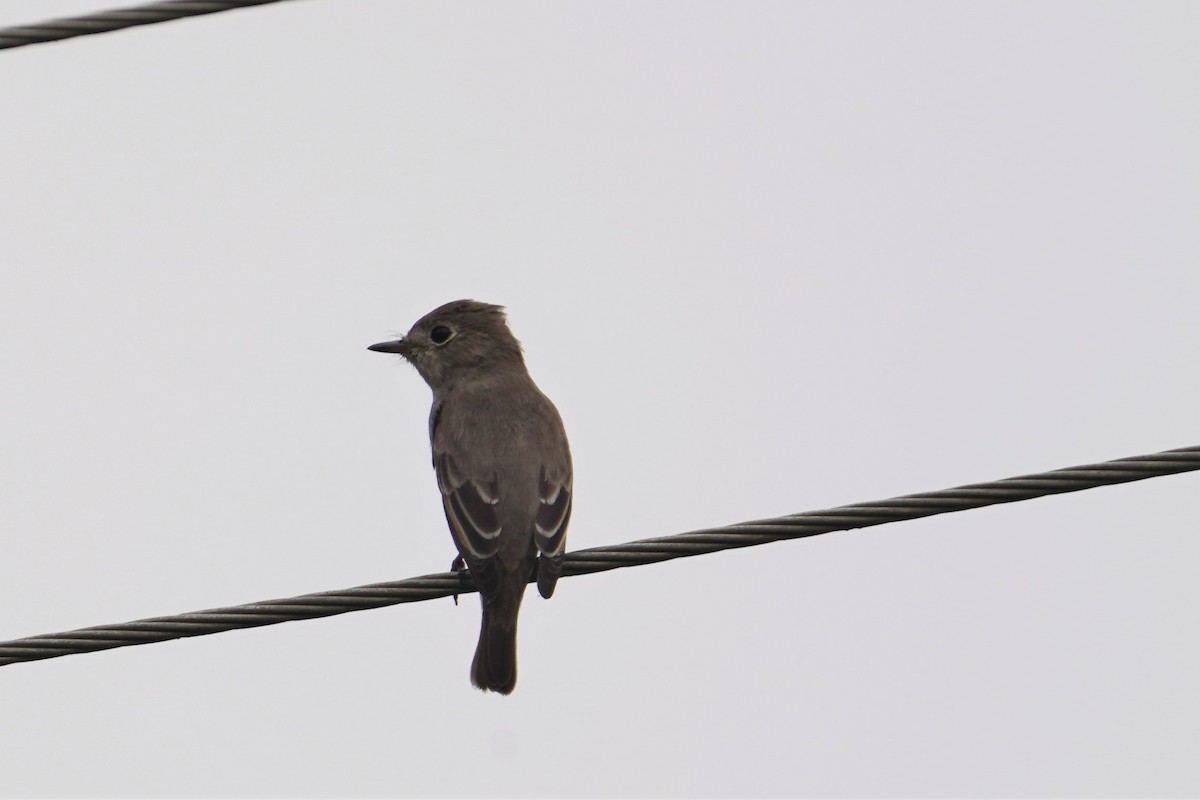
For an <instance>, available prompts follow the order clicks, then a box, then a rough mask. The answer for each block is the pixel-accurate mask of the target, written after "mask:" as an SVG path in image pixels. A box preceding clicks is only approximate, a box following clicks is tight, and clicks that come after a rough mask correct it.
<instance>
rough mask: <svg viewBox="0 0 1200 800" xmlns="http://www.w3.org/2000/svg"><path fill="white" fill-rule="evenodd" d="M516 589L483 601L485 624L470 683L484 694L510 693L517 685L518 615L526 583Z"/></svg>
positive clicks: (477, 647) (506, 590) (481, 631)
mask: <svg viewBox="0 0 1200 800" xmlns="http://www.w3.org/2000/svg"><path fill="white" fill-rule="evenodd" d="M513 588H514V589H515V590H516V591H511V590H510V588H509V587H507V586H505V587H502V588H501V589H500V591H499V592H497V593H496V596H495V597H494V598H492V599H490V600H488V599H486V598H484V600H483V623H482V625H481V626H480V630H479V644H478V646H476V648H475V659H474V660H473V661H472V662H471V683H473V684H475V687H476V688H478V689H482V690H483V691H485V692H499V693H500V694H511V693H512V690H513V689H514V688H516V685H517V613H518V612H519V611H520V610H521V598H522V596H523V595H524V594H525V584H524V583H522V584H520V585H519V586H517V587H513ZM481 597H482V595H481Z"/></svg>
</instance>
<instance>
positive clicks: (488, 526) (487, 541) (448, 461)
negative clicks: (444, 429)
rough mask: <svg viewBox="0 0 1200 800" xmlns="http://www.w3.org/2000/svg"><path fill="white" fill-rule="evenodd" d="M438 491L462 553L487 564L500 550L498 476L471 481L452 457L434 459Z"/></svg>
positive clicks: (441, 455) (439, 456)
mask: <svg viewBox="0 0 1200 800" xmlns="http://www.w3.org/2000/svg"><path fill="white" fill-rule="evenodd" d="M434 462H435V463H434V467H435V469H436V472H437V482H438V487H439V488H440V489H441V490H442V505H443V506H444V507H445V509H446V520H447V521H448V522H449V523H450V532H451V533H452V534H454V541H455V543H456V544H457V545H458V550H459V552H460V553H462V555H463V556H464V557H465V558H467V559H468V561H475V562H479V561H483V560H484V559H486V558H490V557H491V556H493V555H495V554H496V551H497V550H498V549H499V548H500V527H501V526H500V518H499V516H498V515H497V514H496V504H497V503H498V502H500V486H499V484H498V482H497V481H496V478H495V476H494V475H493V476H492V479H491V480H489V481H481V480H478V479H472V478H468V477H467V476H466V475H465V474H464V473H463V472H462V471H461V470H460V469H459V467H458V465H457V464H455V462H454V459H453V458H452V457H451V456H450V454H449V453H438V454H437V455H436V456H435V458H434Z"/></svg>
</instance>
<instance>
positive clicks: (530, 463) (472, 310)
mask: <svg viewBox="0 0 1200 800" xmlns="http://www.w3.org/2000/svg"><path fill="white" fill-rule="evenodd" d="M369 349H371V350H375V351H377V352H380V353H398V354H400V355H401V356H403V357H404V358H405V359H406V360H407V361H408V362H409V363H410V364H412V365H413V366H414V367H416V368H417V372H419V373H420V374H421V377H422V378H424V379H425V382H426V383H428V384H429V388H430V389H432V390H433V408H432V409H431V410H430V413H429V440H430V444H431V445H432V447H433V468H434V471H435V472H436V474H437V482H438V487H439V488H440V489H441V490H442V506H443V508H444V509H445V511H446V521H447V522H449V523H450V533H451V534H452V535H453V536H454V544H455V545H456V546H457V547H458V552H459V555H460V558H461V559H462V561H465V562H466V565H467V567H468V568H469V569H470V570H471V578H472V579H473V580H474V581H475V586H476V587H477V588H478V589H479V596H480V598H481V600H482V601H483V624H482V628H481V630H480V632H479V645H478V646H477V647H476V649H475V659H474V661H472V663H471V682H472V683H473V684H475V686H476V687H478V688H480V689H483V690H485V691H492V692H499V693H501V694H509V693H510V692H512V690H513V688H514V687H515V686H516V684H517V614H518V612H519V611H520V609H521V599H522V597H524V595H525V585H526V584H527V583H528V582H529V581H530V580H531V579H532V578H533V577H534V575H535V570H536V579H537V585H538V592H540V593H541V595H542V597H546V598H548V597H550V596H551V595H552V594H554V585H555V583H556V582H557V581H558V576H559V574H560V573H561V572H562V565H563V557H564V553H565V551H566V540H567V522H568V521H569V520H570V517H571V450H570V447H569V446H568V445H567V434H566V431H565V430H564V429H563V424H562V420H561V419H560V418H559V415H558V410H557V409H556V408H555V407H554V404H553V403H551V402H550V400H549V399H548V398H547V397H546V395H544V394H542V392H541V390H540V389H538V387H537V385H536V384H534V382H533V379H532V378H530V377H529V372H528V370H526V368H525V360H524V358H523V357H522V355H521V343H520V342H518V341H517V339H516V337H515V336H513V334H512V331H510V330H509V329H508V323H507V322H506V319H505V315H504V309H503V308H502V307H500V306H494V305H490V304H488V303H479V302H476V301H474V300H457V301H455V302H453V303H447V304H446V305H444V306H441V307H440V308H437V309H435V310H433V311H431V312H429V313H428V314H426V315H425V316H424V317H422V318H421V319H419V320H418V321H417V323H416V324H415V325H413V327H412V330H410V331H409V332H408V334H407V335H406V336H404V338H402V339H398V340H396V341H394V342H380V343H379V344H373V345H371V347H370V348H369ZM457 563H461V562H459V561H458V560H457V559H456V564H457Z"/></svg>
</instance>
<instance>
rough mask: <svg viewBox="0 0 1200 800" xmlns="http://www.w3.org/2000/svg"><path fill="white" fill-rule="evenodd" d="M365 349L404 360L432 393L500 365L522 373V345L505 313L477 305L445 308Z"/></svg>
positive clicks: (460, 302)
mask: <svg viewBox="0 0 1200 800" xmlns="http://www.w3.org/2000/svg"><path fill="white" fill-rule="evenodd" d="M368 349H369V350H374V351H375V352H377V353H396V354H398V355H400V356H403V357H404V359H405V360H406V361H408V362H409V363H410V364H412V365H413V366H414V367H416V368H417V372H419V373H421V377H422V378H424V379H425V382H426V383H428V384H429V386H430V387H431V388H432V389H433V390H434V391H435V392H437V391H440V390H445V389H449V388H450V387H451V386H452V385H453V384H454V383H455V382H457V381H458V380H460V379H462V378H464V377H467V376H469V375H473V374H476V375H477V374H483V375H486V374H488V372H490V371H492V370H496V369H497V368H498V367H502V366H504V365H508V364H513V363H515V364H516V365H518V366H519V367H520V368H521V369H522V370H523V369H524V360H523V359H522V357H521V343H520V342H518V341H517V338H516V337H515V336H513V335H512V331H510V330H509V329H508V322H507V321H506V319H505V315H504V308H503V307H502V306H495V305H492V304H490V303H480V302H478V301H475V300H455V301H454V302H452V303H446V304H445V305H444V306H440V307H439V308H436V309H434V310H433V311H430V312H429V313H428V314H426V315H425V316H423V317H421V318H420V319H419V320H417V322H416V324H415V325H413V326H412V330H410V331H409V332H408V333H407V334H405V335H404V337H403V338H401V339H396V340H395V341H391V342H380V343H379V344H373V345H371V346H370V347H369V348H368Z"/></svg>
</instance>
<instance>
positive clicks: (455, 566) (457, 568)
mask: <svg viewBox="0 0 1200 800" xmlns="http://www.w3.org/2000/svg"><path fill="white" fill-rule="evenodd" d="M466 569H467V562H466V561H464V560H463V557H462V556H461V555H457V556H455V557H454V560H453V561H451V562H450V571H451V572H454V573H457V574H458V580H459V583H462V582H463V572H464V571H465V570H466ZM454 605H458V593H457V592H456V593H455V594H454Z"/></svg>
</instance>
